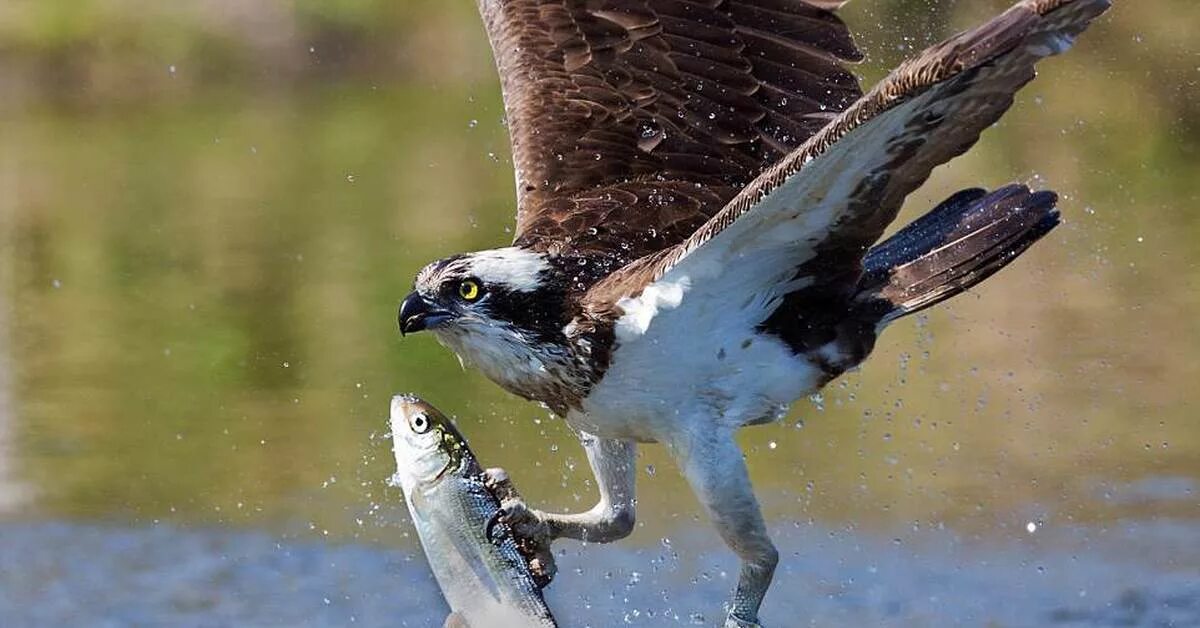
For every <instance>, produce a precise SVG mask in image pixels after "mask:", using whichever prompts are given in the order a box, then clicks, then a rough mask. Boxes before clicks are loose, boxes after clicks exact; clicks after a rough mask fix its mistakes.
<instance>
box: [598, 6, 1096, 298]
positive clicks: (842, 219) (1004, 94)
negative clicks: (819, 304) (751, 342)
mask: <svg viewBox="0 0 1200 628" xmlns="http://www.w3.org/2000/svg"><path fill="white" fill-rule="evenodd" d="M1109 5H1110V0H1024V1H1023V2H1019V3H1017V4H1016V5H1014V6H1013V7H1012V8H1011V9H1009V10H1008V11H1006V12H1005V13H1003V14H1001V15H999V16H997V17H996V18H994V19H992V20H991V21H989V22H987V23H985V24H983V25H982V26H980V27H978V28H976V29H974V30H971V31H967V32H965V33H962V34H959V35H958V36H955V37H953V38H951V39H949V40H947V41H946V42H944V43H942V44H939V45H937V46H934V47H932V48H930V49H928V50H926V51H925V52H924V53H923V54H921V55H919V56H918V57H916V58H914V59H911V60H909V61H907V62H905V63H904V64H902V65H901V66H900V67H899V68H897V69H896V70H895V71H894V72H893V73H892V74H891V75H889V76H888V77H887V78H886V79H884V80H883V81H882V82H881V83H880V84H879V85H877V86H876V87H875V88H874V89H872V90H871V92H870V93H869V94H867V95H866V96H864V97H863V98H862V99H860V100H859V101H858V102H856V103H854V104H853V105H852V106H851V107H850V108H848V109H847V110H846V111H844V112H843V113H841V114H840V115H839V116H838V117H837V118H836V119H834V120H833V121H832V122H830V123H829V124H828V125H827V126H826V127H825V128H823V129H822V130H821V131H820V132H819V133H817V134H816V135H814V136H812V137H811V138H809V139H808V140H807V141H806V142H805V143H804V145H803V146H801V147H800V148H799V149H797V150H796V151H794V152H793V153H791V154H789V155H788V156H787V157H786V158H784V159H782V160H781V161H779V162H778V163H776V164H774V165H773V166H771V167H769V168H767V169H766V170H765V171H764V172H763V173H762V174H761V175H760V176H759V177H758V178H757V179H755V181H754V182H752V183H751V184H750V185H748V186H747V187H746V188H745V189H743V190H742V191H741V192H739V193H738V194H737V196H736V197H735V198H734V199H733V200H732V201H731V202H730V203H729V204H728V205H727V206H726V207H725V208H724V209H722V210H721V211H720V212H719V213H718V214H716V215H715V216H713V218H711V219H710V220H708V221H707V222H706V223H705V224H704V225H703V226H702V227H701V228H699V229H698V230H697V231H696V232H695V233H693V234H692V235H691V236H690V237H689V238H688V239H687V240H686V241H685V242H683V243H681V244H679V245H677V246H674V247H670V248H668V249H666V250H663V251H660V252H658V253H656V254H654V255H650V256H646V257H644V258H643V259H640V260H638V261H636V262H634V263H632V264H630V265H628V266H627V267H625V268H623V269H621V270H620V271H618V272H616V273H613V274H612V275H610V276H608V277H607V278H606V279H605V280H604V281H602V282H600V283H599V284H597V285H596V286H595V287H594V288H593V289H592V290H591V291H590V292H589V295H588V296H589V298H590V300H591V301H592V308H593V309H594V311H596V312H597V314H598V315H599V316H611V315H619V313H620V311H619V308H616V307H613V306H614V304H615V303H616V302H617V301H619V300H620V299H622V298H627V297H629V296H634V295H637V294H639V293H640V292H641V290H643V289H644V288H645V287H646V286H649V285H652V284H653V283H654V282H656V281H660V280H665V279H667V278H668V277H669V276H670V275H671V274H672V273H676V274H687V275H690V276H692V277H693V280H699V279H700V277H701V276H706V273H713V274H714V276H715V274H719V273H721V272H722V270H721V269H722V268H723V267H724V265H727V264H730V265H732V264H745V263H753V261H754V259H756V258H757V257H770V258H771V259H773V260H775V261H776V262H777V263H781V264H784V265H785V267H786V268H789V269H793V270H794V273H793V276H794V277H798V278H799V277H804V278H809V279H810V280H811V281H813V282H818V283H820V284H822V285H823V286H824V287H825V290H826V291H827V292H830V293H834V294H840V295H849V294H850V293H851V292H852V291H853V289H854V286H855V285H856V283H857V281H858V279H859V276H860V275H861V274H862V259H863V257H864V255H865V254H866V253H867V251H868V249H869V247H870V246H871V245H872V244H873V243H875V242H876V241H877V240H878V239H879V237H880V235H881V234H882V233H883V231H884V229H886V227H887V226H888V225H889V224H890V223H891V222H892V220H893V219H894V218H895V216H896V213H897V212H898V211H899V209H900V206H901V204H902V203H903V201H904V199H905V197H906V196H907V195H908V194H909V193H911V192H912V191H913V190H915V189H916V188H917V187H919V186H920V185H921V184H922V183H924V182H925V181H926V179H928V177H929V175H930V173H931V172H932V170H933V169H934V168H936V167H937V166H939V165H941V164H943V163H945V162H947V161H949V160H951V159H953V158H954V157H956V156H958V155H960V154H962V153H963V152H965V151H966V150H967V149H968V148H970V147H971V146H972V145H973V144H974V143H975V142H976V141H977V140H978V138H979V135H980V134H981V133H982V132H983V131H984V130H985V129H986V128H988V127H989V126H991V125H992V124H993V123H995V122H996V121H997V120H998V119H999V118H1000V116H1001V115H1003V113H1004V112H1005V111H1006V110H1007V109H1008V108H1009V107H1010V106H1011V105H1012V102H1013V96H1014V94H1015V93H1016V92H1017V91H1018V90H1019V89H1020V88H1021V87H1022V86H1024V85H1025V84H1026V83H1028V82H1029V81H1030V80H1032V79H1033V77H1034V65H1035V63H1036V62H1037V61H1039V60H1040V59H1042V58H1044V57H1046V56H1049V55H1052V54H1058V53H1061V52H1063V51H1064V50H1066V48H1067V47H1069V45H1070V43H1071V42H1072V41H1073V38H1074V36H1075V35H1077V34H1078V33H1080V32H1081V31H1082V30H1083V29H1084V28H1086V27H1087V25H1088V24H1089V23H1090V22H1091V20H1093V19H1094V18H1095V17H1096V16H1098V15H1100V14H1101V13H1103V12H1104V11H1105V10H1106V9H1107V8H1108V7H1109ZM781 251H786V254H784V255H783V257H784V258H785V259H779V258H780V257H781V255H780V252H781ZM697 273H699V275H698V274H697ZM767 275H772V276H767ZM777 281H778V280H777V279H776V278H774V276H773V274H772V273H764V277H763V280H762V282H761V284H760V286H759V288H760V289H764V290H772V291H775V290H778V289H779V286H778V284H777ZM746 289H750V287H748V286H747V287H744V288H743V290H746Z"/></svg>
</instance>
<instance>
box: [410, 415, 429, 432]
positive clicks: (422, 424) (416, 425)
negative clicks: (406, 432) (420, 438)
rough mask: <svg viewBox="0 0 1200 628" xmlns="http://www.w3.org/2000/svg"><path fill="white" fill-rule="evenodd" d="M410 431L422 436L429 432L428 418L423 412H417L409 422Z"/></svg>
mask: <svg viewBox="0 0 1200 628" xmlns="http://www.w3.org/2000/svg"><path fill="white" fill-rule="evenodd" d="M409 425H411V426H412V430H413V431H414V432H416V433H418V434H424V433H425V432H428V431H429V426H430V423H429V417H427V416H425V413H424V412H419V413H417V414H416V415H414V416H413V418H412V419H411V420H410V421H409Z"/></svg>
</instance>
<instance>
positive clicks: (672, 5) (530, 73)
mask: <svg viewBox="0 0 1200 628" xmlns="http://www.w3.org/2000/svg"><path fill="white" fill-rule="evenodd" d="M844 3H845V0H842V1H831V0H807V1H806V0H479V5H480V10H481V12H482V14H483V18H484V22H485V24H486V26H487V30H488V34H489V37H490V39H491V42H492V46H493V49H494V52H495V56H496V62H497V66H498V68H499V71H500V77H501V84H502V86H503V91H504V102H505V109H506V111H507V116H508V126H509V133H510V135H511V137H512V145H513V161H514V165H515V167H516V175H517V197H518V211H517V235H516V239H517V243H518V244H521V245H524V246H531V247H534V248H539V249H541V250H551V251H556V252H558V251H564V250H568V251H569V250H571V249H575V248H578V247H586V248H590V249H597V248H599V249H605V250H611V251H618V252H620V253H621V255H620V257H622V258H625V259H634V258H636V257H637V256H639V255H641V254H644V253H646V252H649V251H653V250H658V249H661V248H663V247H665V246H668V245H671V244H675V243H678V242H680V241H682V240H683V239H684V238H685V237H687V236H688V235H690V234H691V233H692V232H694V231H695V229H696V228H697V227H699V226H700V225H702V224H703V223H704V221H705V220H707V219H708V218H710V217H711V216H712V215H713V214H715V213H716V212H717V211H719V210H720V208H721V207H723V206H724V205H725V203H727V202H728V201H729V199H730V198H732V197H733V195H734V194H736V192H737V191H738V190H739V189H741V188H742V187H743V186H745V185H746V184H748V183H749V182H750V181H752V180H753V179H754V178H755V177H756V176H758V175H759V174H760V173H761V172H762V170H763V168H765V167H766V166H768V165H770V164H772V163H774V162H776V161H777V160H779V159H780V158H782V157H783V156H784V155H786V154H788V153H789V152H790V151H791V150H793V149H794V148H795V147H797V146H799V145H800V144H801V143H803V142H804V141H805V140H806V139H808V138H809V137H810V136H811V135H812V134H813V133H815V132H816V131H818V130H819V129H821V128H822V127H824V126H825V125H826V124H827V123H828V122H829V120H830V119H832V117H833V116H834V115H836V113H838V112H840V111H842V110H843V109H844V108H845V107H846V106H847V105H849V103H851V102H853V101H854V100H855V99H857V98H858V97H859V96H860V95H861V91H860V90H859V87H858V83H857V81H856V79H855V78H854V77H853V76H852V75H851V74H849V73H848V72H847V71H846V70H845V68H844V67H843V66H842V62H843V61H855V60H858V59H860V58H861V55H860V53H859V52H858V50H857V49H856V48H855V46H854V43H853V41H852V40H851V37H850V34H849V32H848V30H847V28H846V26H845V25H844V24H843V23H842V22H841V21H840V20H839V19H838V18H837V17H836V16H834V14H833V12H832V11H833V10H834V9H836V8H837V7H839V6H841V5H842V4H844Z"/></svg>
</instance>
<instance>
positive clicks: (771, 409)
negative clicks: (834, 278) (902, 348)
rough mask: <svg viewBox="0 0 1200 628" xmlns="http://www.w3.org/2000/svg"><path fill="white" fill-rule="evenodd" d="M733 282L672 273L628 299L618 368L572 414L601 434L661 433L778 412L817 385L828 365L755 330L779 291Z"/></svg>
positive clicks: (615, 360)
mask: <svg viewBox="0 0 1200 628" xmlns="http://www.w3.org/2000/svg"><path fill="white" fill-rule="evenodd" d="M719 283H722V284H724V282H719ZM727 285H728V284H725V285H722V286H710V287H712V288H715V289H712V290H705V289H697V288H696V287H693V286H692V284H691V280H690V278H689V277H687V276H683V277H672V278H670V281H666V280H664V281H659V282H657V283H655V284H654V285H653V286H650V287H649V288H648V289H646V290H645V291H643V293H642V294H641V295H640V296H639V297H637V298H635V299H625V300H623V301H622V302H621V303H620V306H621V308H622V309H623V310H624V312H625V314H624V316H622V317H621V319H619V321H618V322H617V328H616V342H617V345H616V349H615V350H614V353H613V356H612V361H611V363H610V366H609V369H608V371H607V372H606V373H605V375H604V377H603V378H602V379H601V380H600V382H598V383H597V384H596V386H595V387H594V388H593V389H592V391H591V393H590V394H589V395H588V397H587V398H586V399H585V400H584V402H583V412H575V413H572V415H571V416H569V417H568V421H569V422H571V423H572V425H574V426H575V427H576V428H577V429H582V430H584V431H586V432H589V433H592V434H596V435H597V436H604V437H609V438H627V439H634V440H640V441H660V440H664V439H666V438H668V437H670V435H672V434H676V433H678V430H680V429H703V428H705V427H712V426H713V425H717V424H724V425H728V426H741V425H745V424H747V423H752V422H757V421H761V420H763V419H768V418H772V417H774V416H777V415H780V414H781V413H782V411H784V410H786V408H787V406H788V405H790V404H791V402H793V401H795V400H796V399H798V398H800V397H802V396H804V395H806V394H808V393H810V392H812V391H813V390H815V388H816V387H817V385H818V383H819V380H820V377H821V375H822V373H821V371H820V369H818V368H816V367H814V366H813V365H812V364H810V363H809V362H808V361H807V360H806V359H804V357H802V356H796V355H794V354H793V353H792V351H791V349H790V348H788V346H787V345H785V344H784V343H783V342H782V341H780V340H779V339H777V338H775V337H774V336H770V335H765V334H762V333H759V332H757V331H756V330H755V328H756V327H757V325H758V324H759V323H761V322H762V321H763V320H764V319H766V317H767V316H768V315H769V314H770V313H771V312H772V311H773V310H774V309H775V308H776V307H777V306H778V303H779V296H778V295H775V294H771V293H769V292H768V293H765V294H746V293H742V294H738V292H737V291H736V290H725V289H724V288H725V287H726V286H727Z"/></svg>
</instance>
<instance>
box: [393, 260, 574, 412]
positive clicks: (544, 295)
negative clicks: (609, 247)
mask: <svg viewBox="0 0 1200 628" xmlns="http://www.w3.org/2000/svg"><path fill="white" fill-rule="evenodd" d="M565 297H566V292H565V283H564V282H563V281H562V280H561V273H560V272H559V271H558V270H557V269H556V268H555V267H554V266H552V265H551V264H550V263H549V262H548V261H547V258H546V257H545V256H543V255H541V254H538V253H535V252H532V251H528V250H525V249H521V248H517V247H508V248H503V249H493V250H490V251H481V252H478V253H467V254H464V255H455V256H453V257H448V258H445V259H442V260H438V261H436V262H433V263H432V264H429V265H428V266H426V267H425V268H423V269H421V272H419V273H417V278H416V282H415V284H414V286H413V292H412V293H411V294H409V295H408V296H407V297H406V298H405V299H404V302H403V303H402V304H401V305H400V316H399V323H400V333H401V334H409V333H413V332H418V331H423V330H429V331H431V332H433V333H434V335H435V336H437V338H438V340H439V341H441V342H442V344H445V345H446V346H448V347H450V348H451V349H453V350H454V352H455V353H457V354H458V355H459V357H460V358H463V359H464V360H466V361H469V362H471V363H473V364H475V365H476V366H478V367H479V368H481V369H482V370H483V371H484V372H485V373H486V374H487V375H488V376H490V377H491V378H492V379H494V380H496V381H498V382H500V383H501V384H515V382H508V381H504V380H510V379H512V378H513V377H521V378H522V379H524V377H527V376H529V375H530V373H524V371H529V370H530V369H532V370H536V371H539V372H543V373H544V370H545V369H544V368H543V366H544V364H543V363H545V362H546V361H548V360H550V359H551V358H552V356H551V355H550V354H551V353H552V352H555V351H556V350H561V348H562V343H563V342H564V339H563V332H562V330H563V327H564V326H565V325H566V324H567V323H568V322H569V317H568V315H567V307H566V302H565V301H566V299H565ZM514 369H516V370H519V371H522V372H523V373H515V372H512V371H513V370H514ZM508 387H510V388H511V387H512V386H508ZM520 387H521V388H524V387H525V386H524V385H522V386H520Z"/></svg>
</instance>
